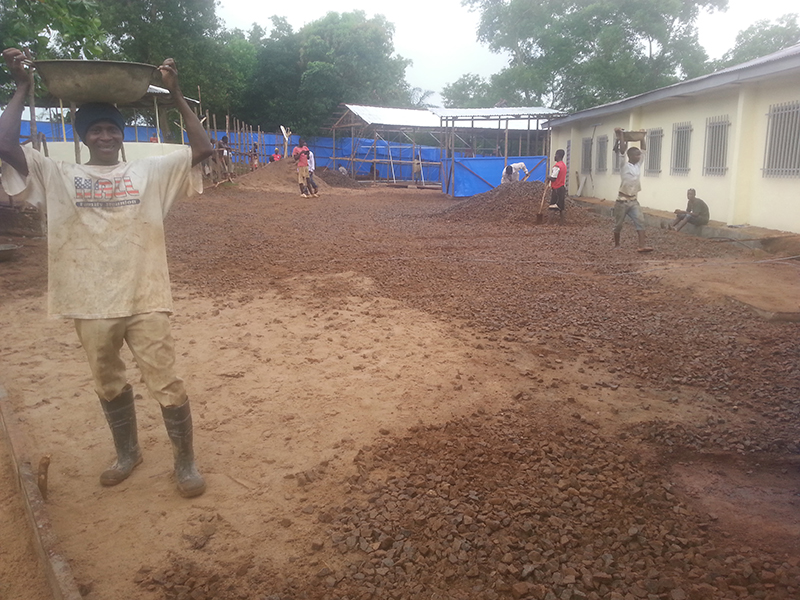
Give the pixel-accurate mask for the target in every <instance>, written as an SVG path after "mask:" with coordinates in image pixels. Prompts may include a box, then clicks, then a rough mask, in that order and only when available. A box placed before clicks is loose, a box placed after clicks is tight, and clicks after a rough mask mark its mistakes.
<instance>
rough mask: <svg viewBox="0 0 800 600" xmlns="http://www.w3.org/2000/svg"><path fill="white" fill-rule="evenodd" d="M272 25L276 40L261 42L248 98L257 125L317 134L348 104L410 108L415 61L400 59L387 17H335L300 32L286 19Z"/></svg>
mask: <svg viewBox="0 0 800 600" xmlns="http://www.w3.org/2000/svg"><path fill="white" fill-rule="evenodd" d="M272 24H273V27H272V31H271V32H270V35H269V37H268V38H265V39H261V40H258V41H257V50H256V52H257V60H256V67H255V69H254V72H253V76H252V78H251V82H250V85H249V87H248V89H247V91H246V93H245V99H244V106H243V114H244V115H246V118H247V119H248V120H249V121H250V122H251V123H257V124H259V125H261V126H262V127H263V128H264V129H269V130H272V131H274V130H275V129H277V128H278V126H279V125H288V126H290V127H291V128H292V131H295V132H296V133H301V134H304V135H313V134H315V133H317V132H318V130H319V128H320V127H321V126H322V124H323V123H324V122H325V120H326V119H327V118H328V117H329V116H330V114H331V112H332V111H333V110H334V109H335V108H336V107H337V106H338V105H339V104H340V103H342V102H350V103H354V104H374V105H379V106H410V105H411V91H410V89H409V86H408V84H407V83H406V80H405V69H406V67H407V66H408V64H409V61H408V60H407V59H404V58H402V57H400V56H397V55H395V53H394V43H393V42H392V34H393V32H394V27H393V26H392V25H391V24H390V23H388V22H387V21H386V19H385V18H384V17H381V16H376V17H373V18H372V19H367V18H366V16H365V14H364V13H363V12H362V11H354V12H352V13H344V14H339V13H335V12H330V13H328V14H327V15H326V16H325V17H323V18H322V19H319V20H317V21H314V22H312V23H310V24H308V25H306V26H305V27H303V28H302V29H301V30H300V31H298V32H294V31H293V30H292V27H291V26H290V25H289V23H288V22H287V21H286V19H285V18H282V17H272ZM251 41H254V40H253V37H252V36H251Z"/></svg>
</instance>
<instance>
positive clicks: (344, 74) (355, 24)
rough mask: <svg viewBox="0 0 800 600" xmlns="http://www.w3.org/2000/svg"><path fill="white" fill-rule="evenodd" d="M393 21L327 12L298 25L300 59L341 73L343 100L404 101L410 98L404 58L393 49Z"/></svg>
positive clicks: (356, 13)
mask: <svg viewBox="0 0 800 600" xmlns="http://www.w3.org/2000/svg"><path fill="white" fill-rule="evenodd" d="M393 34H394V25H392V24H391V23H389V22H388V21H387V20H386V18H385V17H383V16H381V15H376V16H375V17H373V18H371V19H367V18H366V16H365V14H364V12H363V11H360V10H357V11H353V12H350V13H342V14H339V13H335V12H329V13H328V14H327V15H325V16H324V17H323V18H322V19H319V20H317V21H314V22H313V23H310V24H308V25H306V26H305V27H304V28H303V29H301V30H300V39H301V45H300V60H301V64H302V66H303V68H304V70H305V69H307V68H308V65H309V64H312V63H327V64H329V65H331V66H332V67H333V69H334V70H335V72H336V73H337V74H338V76H339V77H340V78H341V83H342V95H341V98H340V99H341V100H342V101H345V102H352V103H356V104H374V105H378V106H402V105H407V104H408V102H409V89H408V84H407V83H406V81H405V70H406V67H407V66H408V65H409V64H410V61H409V60H408V59H405V58H403V57H401V56H397V55H395V52H394V42H393V41H392V35H393Z"/></svg>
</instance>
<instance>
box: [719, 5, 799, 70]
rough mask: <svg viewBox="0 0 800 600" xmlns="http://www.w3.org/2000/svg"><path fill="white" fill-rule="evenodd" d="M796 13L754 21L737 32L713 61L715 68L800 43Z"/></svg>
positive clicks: (728, 65) (721, 67)
mask: <svg viewBox="0 0 800 600" xmlns="http://www.w3.org/2000/svg"><path fill="white" fill-rule="evenodd" d="M797 18H798V17H797V15H796V14H792V13H789V14H785V15H783V16H782V17H778V18H777V19H776V20H775V23H771V22H770V21H768V20H762V21H756V22H755V23H753V24H752V25H751V26H750V27H748V28H747V29H744V30H743V31H740V32H739V35H737V36H736V43H735V44H734V46H733V48H731V49H730V50H728V51H727V52H726V53H725V54H724V55H723V56H722V58H721V59H720V60H719V61H717V62H716V63H715V68H716V69H724V68H725V67H731V66H733V65H739V64H741V63H743V62H747V61H748V60H753V59H754V58H759V57H761V56H766V55H767V54H772V53H773V52H777V51H778V50H783V49H784V48H788V47H789V46H793V45H794V44H797V43H800V25H799V24H798V22H797Z"/></svg>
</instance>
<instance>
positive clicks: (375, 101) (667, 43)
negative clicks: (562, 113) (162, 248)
mask: <svg viewBox="0 0 800 600" xmlns="http://www.w3.org/2000/svg"><path fill="white" fill-rule="evenodd" d="M462 4H463V5H464V6H465V7H467V8H469V9H472V10H476V11H478V13H479V14H480V25H479V30H478V40H479V41H481V42H484V43H486V44H488V45H489V47H490V49H492V50H495V51H497V52H503V53H507V54H508V55H509V56H510V59H509V63H508V66H507V67H506V68H504V69H502V70H501V71H500V72H498V73H495V74H494V75H492V76H491V77H488V78H484V77H481V76H479V75H475V74H473V73H468V74H465V75H463V76H461V77H460V78H458V79H457V80H456V81H455V82H453V83H451V84H448V85H447V86H445V88H444V90H442V95H443V98H444V102H445V106H448V107H461V108H480V107H487V106H495V105H498V104H501V103H502V104H505V105H508V106H533V105H542V106H548V107H551V108H558V109H562V110H580V109H584V108H588V107H591V106H596V105H598V104H602V103H606V102H610V101H613V100H618V99H621V98H624V97H627V96H631V95H635V94H639V93H642V92H646V91H649V90H652V89H656V88H659V87H663V86H665V85H669V84H671V83H674V82H676V81H679V80H682V79H686V78H691V77H696V76H699V75H702V74H705V73H707V72H710V71H712V70H714V69H719V68H723V67H726V66H730V65H732V64H737V63H740V62H743V61H746V60H750V59H752V58H755V57H757V56H763V55H764V54H768V53H770V52H774V51H776V50H779V49H781V48H785V47H787V46H789V45H792V44H794V43H797V42H798V41H800V25H798V17H797V15H795V14H788V15H784V16H783V17H781V18H780V19H778V20H777V21H776V22H774V23H770V22H768V21H758V22H756V23H754V24H753V25H752V26H750V27H749V28H747V29H745V30H744V31H742V32H741V33H740V34H739V36H738V37H737V39H736V44H735V46H734V47H733V48H732V49H731V50H730V51H729V52H727V53H726V54H725V56H723V58H722V59H721V60H719V61H709V60H708V57H707V55H706V53H705V51H704V50H703V48H702V46H701V45H700V43H699V40H698V33H697V30H696V27H695V22H696V19H697V16H698V14H699V12H700V11H701V10H724V9H725V8H726V7H727V0H462ZM216 8H217V0H138V1H135V2H134V1H132V0H102V1H99V0H47V1H46V2H44V1H42V0H3V1H2V2H0V44H2V47H3V48H5V47H10V46H16V47H25V48H29V49H30V50H31V51H33V52H34V53H35V55H36V56H37V57H38V58H108V59H116V60H127V61H136V62H145V63H150V64H156V65H158V64H160V63H161V62H162V61H163V60H164V59H165V58H168V57H172V58H174V59H175V60H176V62H177V64H178V69H179V71H180V75H181V86H182V88H183V91H184V93H185V94H186V95H187V96H196V95H198V94H200V96H201V99H202V102H203V108H205V109H209V110H210V111H211V112H212V113H214V114H217V115H226V114H229V115H231V116H232V117H236V118H239V119H240V120H242V121H245V122H247V123H249V124H251V125H254V126H255V125H258V126H260V127H261V128H262V129H264V130H269V131H275V130H277V129H278V128H279V126H280V125H286V126H289V127H291V128H292V130H293V131H295V132H297V133H302V134H307V135H312V134H314V133H317V132H318V131H319V129H320V127H321V126H322V125H323V124H324V123H325V122H326V120H327V119H328V118H329V116H330V114H331V113H332V112H333V110H334V109H335V108H336V106H337V105H338V104H340V103H342V102H348V103H354V104H369V105H377V106H394V107H401V108H420V107H425V106H427V105H428V100H429V97H430V95H431V94H432V92H431V91H429V90H422V89H420V88H412V87H411V86H409V84H408V82H407V81H406V76H405V73H406V69H407V67H408V66H409V65H410V64H411V62H410V61H409V60H408V59H406V58H404V57H402V56H399V55H397V53H396V52H395V48H394V41H393V36H394V25H392V24H391V23H390V22H388V21H387V20H386V18H385V17H383V16H380V15H377V16H374V17H372V18H367V16H366V14H365V13H364V12H363V11H353V12H345V13H337V12H329V13H327V14H326V15H324V16H323V17H321V18H320V19H318V20H316V21H313V22H311V23H309V24H308V25H306V26H304V27H303V28H302V29H300V30H299V31H295V30H293V29H292V26H291V25H290V24H289V23H288V21H287V20H286V19H285V18H284V17H279V16H273V17H272V19H271V26H270V27H268V28H266V29H265V28H264V27H262V26H261V25H257V24H253V27H252V28H251V29H250V31H248V32H244V31H241V30H238V29H234V30H227V29H225V28H224V27H223V24H222V23H221V22H220V20H219V18H218V17H217V15H216ZM11 88H12V84H11V82H10V79H9V77H8V74H7V72H6V71H5V70H4V69H3V70H0V101H2V100H4V99H7V98H8V96H9V94H10V92H11Z"/></svg>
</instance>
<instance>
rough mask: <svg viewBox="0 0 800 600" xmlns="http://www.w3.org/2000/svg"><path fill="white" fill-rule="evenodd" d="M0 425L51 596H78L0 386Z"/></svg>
mask: <svg viewBox="0 0 800 600" xmlns="http://www.w3.org/2000/svg"><path fill="white" fill-rule="evenodd" d="M0 426H2V428H3V434H4V436H5V439H6V440H7V443H8V448H9V452H10V454H11V459H12V462H13V464H14V471H15V474H16V478H17V485H18V486H19V489H20V492H21V495H22V500H23V504H24V506H25V513H26V515H27V517H28V524H29V525H30V527H31V535H32V539H33V543H34V547H35V548H36V552H37V554H38V555H39V560H40V562H41V565H42V567H43V569H44V572H45V576H46V577H47V582H48V584H49V586H50V590H51V592H52V594H53V598H54V600H81V594H80V592H79V591H78V585H77V583H76V582H75V578H74V577H73V575H72V569H70V566H69V563H68V562H67V560H66V558H64V556H63V555H62V554H61V553H60V551H59V550H58V547H59V543H58V538H57V536H56V534H55V531H54V529H53V524H52V522H51V520H50V516H49V515H48V513H47V506H46V504H45V501H44V498H43V497H42V494H41V492H40V491H39V486H38V483H37V474H36V473H34V472H33V468H32V466H31V460H30V454H29V453H28V452H27V449H26V447H25V442H24V439H23V437H22V436H21V434H20V433H19V430H18V428H17V419H16V417H15V416H14V412H13V410H12V409H11V405H10V402H9V400H8V394H7V393H6V391H5V389H4V388H3V387H2V386H0Z"/></svg>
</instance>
